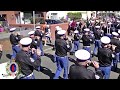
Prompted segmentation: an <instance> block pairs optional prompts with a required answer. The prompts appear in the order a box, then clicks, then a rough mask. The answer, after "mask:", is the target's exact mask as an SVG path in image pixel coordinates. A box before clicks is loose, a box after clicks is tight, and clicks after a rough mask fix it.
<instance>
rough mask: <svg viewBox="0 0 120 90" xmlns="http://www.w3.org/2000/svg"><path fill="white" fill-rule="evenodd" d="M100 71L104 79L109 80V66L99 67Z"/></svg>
mask: <svg viewBox="0 0 120 90" xmlns="http://www.w3.org/2000/svg"><path fill="white" fill-rule="evenodd" d="M100 70H101V71H102V72H103V75H104V79H109V78H110V72H111V65H110V66H107V67H101V66H100Z"/></svg>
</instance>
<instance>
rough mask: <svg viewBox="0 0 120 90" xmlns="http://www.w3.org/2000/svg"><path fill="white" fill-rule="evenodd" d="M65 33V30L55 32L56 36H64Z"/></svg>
mask: <svg viewBox="0 0 120 90" xmlns="http://www.w3.org/2000/svg"><path fill="white" fill-rule="evenodd" d="M65 33H66V31H65V30H60V31H58V32H57V34H59V35H64V34H65Z"/></svg>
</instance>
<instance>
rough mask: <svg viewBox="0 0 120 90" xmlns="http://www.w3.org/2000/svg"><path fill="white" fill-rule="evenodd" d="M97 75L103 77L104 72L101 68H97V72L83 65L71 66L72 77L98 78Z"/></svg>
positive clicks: (70, 73) (70, 74)
mask: <svg viewBox="0 0 120 90" xmlns="http://www.w3.org/2000/svg"><path fill="white" fill-rule="evenodd" d="M95 75H98V76H99V77H100V78H102V77H103V75H102V72H101V71H100V70H97V71H96V74H95V73H94V72H93V71H92V70H90V69H87V68H86V67H85V66H83V65H78V64H73V65H71V66H70V70H69V78H70V79H96V77H95Z"/></svg>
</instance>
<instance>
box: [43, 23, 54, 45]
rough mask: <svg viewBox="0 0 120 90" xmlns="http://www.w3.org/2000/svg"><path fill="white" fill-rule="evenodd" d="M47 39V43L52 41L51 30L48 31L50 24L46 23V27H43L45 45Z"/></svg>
mask: <svg viewBox="0 0 120 90" xmlns="http://www.w3.org/2000/svg"><path fill="white" fill-rule="evenodd" d="M48 40H49V43H50V44H51V43H52V41H51V31H50V26H49V25H47V26H46V28H45V45H44V46H46V45H47V41H48Z"/></svg>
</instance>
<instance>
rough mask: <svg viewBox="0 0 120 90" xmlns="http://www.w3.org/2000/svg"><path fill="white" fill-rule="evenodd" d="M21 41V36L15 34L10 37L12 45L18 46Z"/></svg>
mask: <svg viewBox="0 0 120 90" xmlns="http://www.w3.org/2000/svg"><path fill="white" fill-rule="evenodd" d="M20 39H21V37H20V35H17V36H16V35H14V34H11V35H10V43H11V44H12V45H17V44H18V42H19V41H20Z"/></svg>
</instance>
